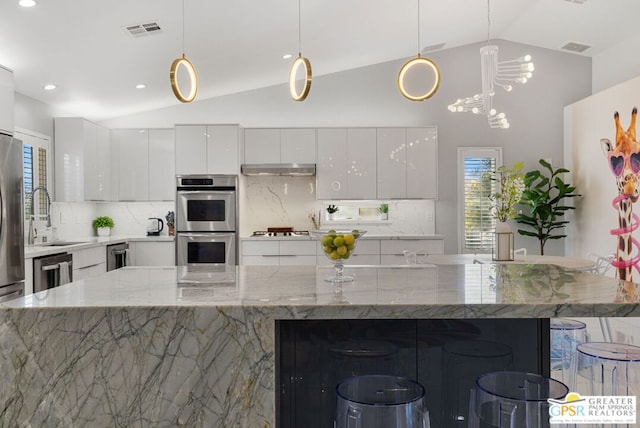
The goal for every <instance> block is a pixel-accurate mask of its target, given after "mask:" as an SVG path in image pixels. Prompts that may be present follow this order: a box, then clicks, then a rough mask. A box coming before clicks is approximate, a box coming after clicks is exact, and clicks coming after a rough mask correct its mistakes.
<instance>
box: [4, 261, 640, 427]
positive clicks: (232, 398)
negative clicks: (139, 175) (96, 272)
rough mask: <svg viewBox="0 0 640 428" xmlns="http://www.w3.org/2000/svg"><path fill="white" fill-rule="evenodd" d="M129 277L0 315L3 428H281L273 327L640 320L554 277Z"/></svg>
mask: <svg viewBox="0 0 640 428" xmlns="http://www.w3.org/2000/svg"><path fill="white" fill-rule="evenodd" d="M348 269H350V270H351V271H352V272H351V273H354V274H355V276H356V280H355V281H354V282H353V283H350V284H342V285H334V284H331V283H327V282H325V281H324V278H325V276H326V275H328V274H329V273H330V268H324V267H309V266H241V267H233V268H232V269H218V270H217V271H212V270H202V269H180V268H175V267H170V268H125V269H119V270H116V271H112V272H109V273H107V274H106V275H103V276H101V277H97V278H91V279H87V280H83V281H78V282H74V283H71V284H66V285H64V286H61V287H58V288H55V289H52V290H47V291H43V292H40V293H38V294H35V295H32V296H26V297H23V298H21V299H18V300H15V301H10V302H6V303H4V304H2V305H0V337H1V338H2V346H0V370H1V372H2V373H3V382H2V383H0V400H2V412H1V413H0V425H1V426H20V427H22V426H24V427H26V426H47V427H49V426H51V427H57V426H64V427H86V426H116V427H151V426H153V427H174V426H188V427H211V426H223V427H224V426H233V427H251V428H253V427H259V428H264V427H274V426H275V390H276V388H275V381H274V379H275V349H276V348H275V331H274V328H275V320H279V319H344V318H354V319H355V318H359V319H363V318H370V319H385V318H416V319H421V318H512V317H527V318H532V317H551V316H639V315H640V304H639V301H640V299H639V297H638V288H637V285H636V284H632V283H626V282H621V281H617V280H614V279H610V278H602V277H598V276H595V275H591V274H589V273H584V272H578V271H572V270H567V269H563V268H560V267H558V266H553V265H454V266H435V265H421V266H410V267H409V266H404V267H399V266H396V267H382V266H380V267H349V268H348Z"/></svg>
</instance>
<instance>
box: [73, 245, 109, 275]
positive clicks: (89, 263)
mask: <svg viewBox="0 0 640 428" xmlns="http://www.w3.org/2000/svg"><path fill="white" fill-rule="evenodd" d="M71 254H72V255H73V265H72V266H73V269H72V270H73V272H72V275H73V277H72V279H73V281H80V280H82V279H86V278H93V277H96V276H99V275H102V274H103V273H105V272H106V271H107V264H106V261H107V250H106V249H105V247H104V246H102V245H101V246H99V247H92V248H87V249H84V250H76V251H73V252H72V253H71Z"/></svg>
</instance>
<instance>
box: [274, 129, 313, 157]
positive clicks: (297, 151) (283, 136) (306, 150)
mask: <svg viewBox="0 0 640 428" xmlns="http://www.w3.org/2000/svg"><path fill="white" fill-rule="evenodd" d="M280 162H281V163H316V130H315V128H283V129H281V130H280Z"/></svg>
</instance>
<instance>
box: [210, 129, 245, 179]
mask: <svg viewBox="0 0 640 428" xmlns="http://www.w3.org/2000/svg"><path fill="white" fill-rule="evenodd" d="M239 134H240V127H239V126H238V125H209V126H207V172H208V173H209V174H229V175H237V174H238V173H239V172H240V159H239V154H238V152H239V150H238V149H239V146H238V138H239V136H240V135H239Z"/></svg>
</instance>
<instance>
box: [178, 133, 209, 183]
mask: <svg viewBox="0 0 640 428" xmlns="http://www.w3.org/2000/svg"><path fill="white" fill-rule="evenodd" d="M175 138H176V168H175V170H176V174H178V175H181V174H206V172H207V126H206V125H176V127H175ZM174 187H175V183H174Z"/></svg>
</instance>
